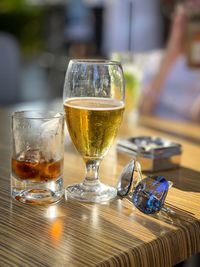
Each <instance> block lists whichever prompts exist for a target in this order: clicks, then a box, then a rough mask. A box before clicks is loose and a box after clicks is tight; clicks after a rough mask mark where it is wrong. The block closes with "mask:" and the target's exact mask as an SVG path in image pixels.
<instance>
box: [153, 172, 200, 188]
mask: <svg viewBox="0 0 200 267" xmlns="http://www.w3.org/2000/svg"><path fill="white" fill-rule="evenodd" d="M156 174H158V175H163V172H162V173H161V172H158V173H156ZM165 177H166V179H167V180H169V181H172V182H173V187H175V188H177V189H180V190H182V191H189V192H200V179H199V177H200V172H198V171H195V170H193V169H189V168H186V167H180V168H179V169H175V170H169V171H166V172H165Z"/></svg>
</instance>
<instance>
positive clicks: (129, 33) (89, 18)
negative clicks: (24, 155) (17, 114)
mask: <svg viewBox="0 0 200 267" xmlns="http://www.w3.org/2000/svg"><path fill="white" fill-rule="evenodd" d="M182 2H183V1H178V0H123V1H121V0H109V1H108V0H1V1H0V105H1V106H3V105H10V104H13V103H19V102H23V101H38V100H46V101H48V100H51V99H55V98H59V97H62V90H63V83H64V76H65V72H66V69H67V65H68V62H69V59H71V58H110V59H117V60H120V61H121V62H122V65H123V67H124V72H125V78H126V83H127V109H129V110H132V111H134V112H135V110H136V109H137V108H138V106H139V99H140V96H141V95H142V91H143V89H142V87H144V85H146V83H148V82H149V81H150V80H151V79H152V77H154V76H155V73H156V71H157V70H158V68H159V64H160V63H159V62H160V58H162V56H163V51H165V48H166V44H167V40H168V38H169V35H170V29H171V24H172V16H173V14H174V10H175V7H176V6H177V4H179V3H182ZM199 51H200V50H199ZM152 58H153V59H152ZM152 60H153V61H152ZM149 62H150V63H149ZM152 62H153V64H152ZM149 64H150V65H149ZM149 66H150V67H149ZM198 76H199V74H198ZM197 91H198V90H197ZM198 92H199V91H198ZM130 113H131V112H130ZM161 113H162V112H161ZM132 117H134V115H133V113H132Z"/></svg>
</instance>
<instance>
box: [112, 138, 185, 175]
mask: <svg viewBox="0 0 200 267" xmlns="http://www.w3.org/2000/svg"><path fill="white" fill-rule="evenodd" d="M117 150H118V152H120V153H123V154H126V155H128V157H129V158H135V159H138V160H139V161H140V164H141V167H142V170H143V171H150V172H153V171H161V170H169V169H174V168H177V167H179V166H180V162H181V154H182V146H181V145H180V144H177V143H175V142H172V141H170V140H167V139H162V138H160V137H151V136H139V137H134V138H129V139H121V140H118V142H117Z"/></svg>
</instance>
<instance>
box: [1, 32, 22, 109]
mask: <svg viewBox="0 0 200 267" xmlns="http://www.w3.org/2000/svg"><path fill="white" fill-rule="evenodd" d="M19 83H20V50H19V45H18V43H17V40H16V39H15V38H14V37H13V36H11V35H10V34H7V33H3V32H0V105H9V104H13V103H16V102H19V101H20V93H19V89H20V85H19Z"/></svg>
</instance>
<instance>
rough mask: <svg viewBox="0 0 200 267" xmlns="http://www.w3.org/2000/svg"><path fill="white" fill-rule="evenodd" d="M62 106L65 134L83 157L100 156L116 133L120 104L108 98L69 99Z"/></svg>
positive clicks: (101, 156)
mask: <svg viewBox="0 0 200 267" xmlns="http://www.w3.org/2000/svg"><path fill="white" fill-rule="evenodd" d="M64 109H65V115H66V122H67V126H68V131H69V134H70V136H71V139H72V141H73V143H74V145H75V147H76V149H77V150H78V151H79V152H80V153H81V155H82V156H83V158H84V160H87V159H90V160H94V159H100V158H103V156H104V155H105V153H106V152H107V151H108V149H109V148H110V146H111V145H112V143H113V141H114V139H115V137H116V135H117V131H118V128H119V126H120V123H121V121H122V115H123V111H124V104H123V103H122V102H120V101H117V100H114V99H109V98H93V97H88V98H87V97H85V98H72V99H69V100H66V101H65V102H64Z"/></svg>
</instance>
